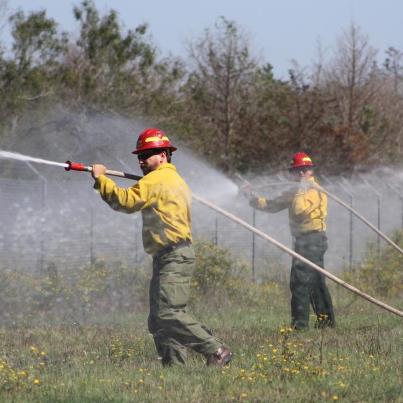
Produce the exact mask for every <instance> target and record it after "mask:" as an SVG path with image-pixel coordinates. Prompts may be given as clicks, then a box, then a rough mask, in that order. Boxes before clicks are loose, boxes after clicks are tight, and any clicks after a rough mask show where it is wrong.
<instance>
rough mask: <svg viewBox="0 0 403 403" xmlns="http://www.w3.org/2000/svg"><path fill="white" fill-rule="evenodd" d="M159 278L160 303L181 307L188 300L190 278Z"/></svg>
mask: <svg viewBox="0 0 403 403" xmlns="http://www.w3.org/2000/svg"><path fill="white" fill-rule="evenodd" d="M167 277H168V278H166V279H163V278H161V282H160V299H161V303H162V305H165V306H167V307H169V308H174V309H183V308H185V307H186V305H187V303H188V301H189V292H190V278H188V277H185V278H170V276H167Z"/></svg>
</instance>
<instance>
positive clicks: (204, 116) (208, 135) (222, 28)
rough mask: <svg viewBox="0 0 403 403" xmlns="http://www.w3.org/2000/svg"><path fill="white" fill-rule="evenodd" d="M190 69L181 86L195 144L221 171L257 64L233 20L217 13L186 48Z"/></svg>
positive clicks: (232, 151) (234, 147)
mask: <svg viewBox="0 0 403 403" xmlns="http://www.w3.org/2000/svg"><path fill="white" fill-rule="evenodd" d="M190 59H191V62H192V63H193V69H192V71H191V72H190V74H189V77H188V80H187V82H186V84H185V85H184V86H183V88H182V91H183V92H182V93H183V96H184V99H185V100H186V102H185V111H184V115H185V116H186V117H185V119H186V120H187V121H188V125H189V126H192V127H189V126H188V129H190V130H191V131H193V132H194V133H197V135H195V136H193V142H194V145H195V146H196V147H197V148H199V149H201V150H203V152H204V153H205V154H207V155H208V156H209V157H210V158H212V159H213V160H216V161H217V162H219V164H220V166H221V167H222V168H223V169H224V170H225V171H230V170H231V159H232V157H234V156H235V155H236V153H237V152H238V150H239V143H238V140H239V138H240V137H241V136H243V134H242V133H240V131H239V128H240V127H241V119H242V114H243V111H244V107H245V105H246V104H247V103H248V99H249V91H250V83H251V79H252V76H253V73H254V71H255V70H256V66H257V63H256V61H255V60H254V58H253V57H252V56H251V53H250V49H249V45H248V43H247V41H246V40H245V38H244V36H243V35H242V33H241V31H240V29H239V28H238V26H237V25H236V23H235V22H233V21H229V20H227V19H225V18H224V17H221V18H220V19H219V20H218V22H217V23H216V24H215V26H214V29H207V30H206V31H205V33H204V35H203V36H202V37H201V38H200V39H199V40H197V41H195V42H194V43H192V44H191V46H190Z"/></svg>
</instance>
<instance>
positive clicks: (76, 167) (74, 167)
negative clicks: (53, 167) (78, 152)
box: [64, 161, 91, 172]
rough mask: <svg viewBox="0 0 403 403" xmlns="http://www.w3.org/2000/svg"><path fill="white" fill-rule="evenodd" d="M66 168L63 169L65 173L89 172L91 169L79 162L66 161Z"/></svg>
mask: <svg viewBox="0 0 403 403" xmlns="http://www.w3.org/2000/svg"><path fill="white" fill-rule="evenodd" d="M66 164H67V167H66V168H64V169H65V170H66V171H70V170H71V171H88V172H90V171H91V167H89V166H87V165H84V164H83V163H81V162H71V161H66Z"/></svg>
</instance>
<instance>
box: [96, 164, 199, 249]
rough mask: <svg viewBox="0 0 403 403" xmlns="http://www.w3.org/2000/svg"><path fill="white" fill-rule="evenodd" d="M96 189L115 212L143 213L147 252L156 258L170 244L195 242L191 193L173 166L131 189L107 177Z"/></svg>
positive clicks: (165, 168) (147, 176) (165, 166)
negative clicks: (155, 255)
mask: <svg viewBox="0 0 403 403" xmlns="http://www.w3.org/2000/svg"><path fill="white" fill-rule="evenodd" d="M94 187H95V189H97V190H98V191H99V193H100V194H101V197H102V199H103V200H104V201H105V202H106V203H107V204H108V205H109V206H110V207H112V208H113V209H114V210H117V211H121V212H125V213H133V212H136V211H141V214H142V217H143V245H144V250H145V251H146V252H147V253H149V254H151V255H154V254H155V253H157V252H158V251H159V250H161V249H162V248H164V247H165V246H167V245H170V244H175V243H178V242H181V241H192V235H191V215H190V205H191V192H190V189H189V187H188V186H187V184H186V183H185V181H184V180H183V179H182V177H181V176H180V175H179V174H178V172H177V171H176V168H175V166H174V165H173V164H170V163H166V164H162V165H160V166H159V167H158V168H157V169H156V170H154V171H152V172H150V173H148V174H147V175H145V176H144V177H143V178H142V179H140V180H139V181H138V182H137V183H136V184H135V185H134V186H132V187H131V188H128V189H124V188H120V187H118V186H117V185H116V183H115V182H114V181H113V180H111V179H110V178H108V177H106V176H105V175H100V176H99V178H98V179H97V180H96V182H95V186H94Z"/></svg>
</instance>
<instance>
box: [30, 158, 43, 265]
mask: <svg viewBox="0 0 403 403" xmlns="http://www.w3.org/2000/svg"><path fill="white" fill-rule="evenodd" d="M26 164H27V166H28V167H29V168H30V169H31V171H32V172H34V173H35V174H36V176H37V177H38V178H39V180H40V181H41V183H42V186H41V212H42V216H43V217H44V215H45V210H46V199H47V196H48V187H47V184H48V181H47V179H46V178H45V177H44V176H43V175H41V174H40V173H39V171H38V170H37V169H36V168H34V167H33V165H32V164H31V163H30V162H29V161H26ZM39 227H40V230H39V234H40V235H39V236H40V238H39V264H38V266H39V271H40V272H41V273H42V272H43V268H44V264H45V235H44V232H43V225H42V223H40V225H39Z"/></svg>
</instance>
